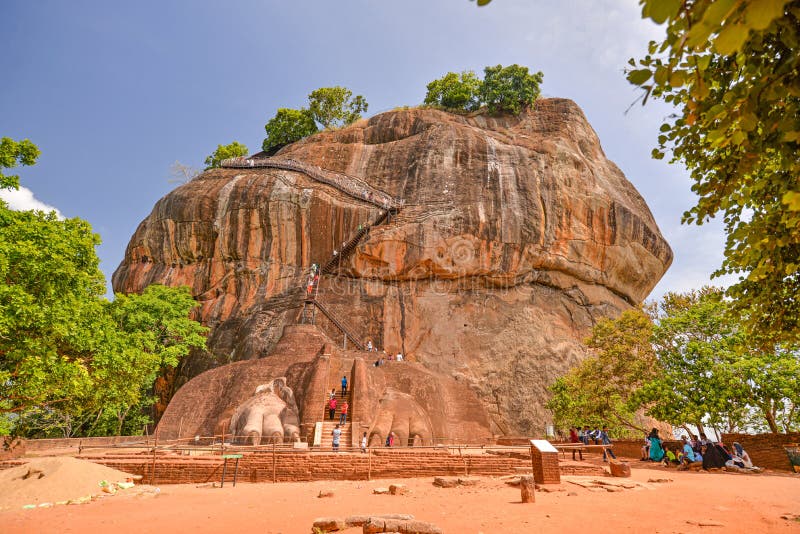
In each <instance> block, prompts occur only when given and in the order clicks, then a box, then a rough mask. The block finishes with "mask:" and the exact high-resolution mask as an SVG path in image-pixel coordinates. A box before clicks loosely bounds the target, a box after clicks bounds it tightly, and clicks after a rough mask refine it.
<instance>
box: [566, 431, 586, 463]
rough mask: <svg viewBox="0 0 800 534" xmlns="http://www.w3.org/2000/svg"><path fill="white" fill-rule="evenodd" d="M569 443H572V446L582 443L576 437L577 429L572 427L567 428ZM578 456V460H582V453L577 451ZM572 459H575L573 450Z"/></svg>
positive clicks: (573, 450)
mask: <svg viewBox="0 0 800 534" xmlns="http://www.w3.org/2000/svg"><path fill="white" fill-rule="evenodd" d="M569 442H570V443H572V444H573V445H577V444H578V443H582V442H581V438H580V437H579V436H578V429H577V428H575V427H574V426H572V427H570V428H569ZM578 454H580V458H581V460H583V451H581V450H580V449H578ZM572 459H573V460H574V459H575V449H572Z"/></svg>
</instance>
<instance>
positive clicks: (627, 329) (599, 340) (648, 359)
mask: <svg viewBox="0 0 800 534" xmlns="http://www.w3.org/2000/svg"><path fill="white" fill-rule="evenodd" d="M652 332H653V324H652V322H651V321H650V318H649V317H648V316H647V314H646V313H644V312H643V311H642V310H638V309H635V310H628V311H625V312H623V313H622V315H620V317H619V318H618V319H616V320H611V319H602V320H600V321H599V322H598V323H597V325H595V327H594V328H593V329H592V335H591V337H589V339H588V340H587V341H586V344H587V346H588V347H589V348H590V349H592V355H591V356H589V357H587V358H586V359H585V360H583V361H582V362H581V363H580V364H578V366H576V367H574V368H572V369H571V370H570V371H569V372H568V373H567V374H566V375H564V376H563V377H561V378H559V379H558V380H556V382H555V384H554V385H553V386H552V387H551V392H552V393H553V397H552V398H551V400H550V401H549V402H548V404H547V408H548V409H550V410H551V411H552V412H553V414H554V418H555V421H554V422H555V424H556V425H557V426H558V427H559V428H567V427H569V426H572V425H579V424H584V425H603V424H608V425H609V426H611V427H615V428H616V429H617V435H619V434H621V433H628V434H629V433H630V431H635V433H636V434H637V435H638V434H639V432H640V431H643V430H644V427H643V426H641V424H639V423H638V422H637V417H636V411H637V409H638V406H637V405H635V404H634V403H633V402H632V398H633V396H634V395H635V394H636V392H637V391H638V390H639V389H640V388H641V387H642V386H643V385H644V384H645V383H647V381H648V380H650V379H652V378H653V377H655V370H656V367H655V362H656V359H655V355H654V354H653V348H652V345H651V343H650V337H651V335H652ZM624 429H627V432H624ZM620 430H623V431H622V432H620Z"/></svg>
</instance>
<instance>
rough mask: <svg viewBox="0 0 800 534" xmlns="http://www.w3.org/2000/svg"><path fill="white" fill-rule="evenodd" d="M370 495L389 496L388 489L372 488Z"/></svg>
mask: <svg viewBox="0 0 800 534" xmlns="http://www.w3.org/2000/svg"><path fill="white" fill-rule="evenodd" d="M372 493H373V494H375V495H389V488H373V490H372Z"/></svg>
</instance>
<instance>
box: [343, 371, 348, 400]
mask: <svg viewBox="0 0 800 534" xmlns="http://www.w3.org/2000/svg"><path fill="white" fill-rule="evenodd" d="M346 395H347V377H346V376H343V377H342V397H345V396H346Z"/></svg>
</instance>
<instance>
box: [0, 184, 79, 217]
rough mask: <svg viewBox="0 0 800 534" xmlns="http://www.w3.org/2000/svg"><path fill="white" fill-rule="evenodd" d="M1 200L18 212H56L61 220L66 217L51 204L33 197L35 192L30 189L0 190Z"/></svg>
mask: <svg viewBox="0 0 800 534" xmlns="http://www.w3.org/2000/svg"><path fill="white" fill-rule="evenodd" d="M0 199H3V200H4V201H5V202H7V203H8V206H9V207H10V208H11V209H12V210H16V211H27V210H40V211H45V212H50V211H55V212H56V215H57V216H58V218H59V219H63V218H64V216H63V215H62V214H61V212H60V211H58V209H57V208H55V207H53V206H50V205H49V204H45V203H44V202H42V201H41V200H39V199H38V198H36V197H35V196H33V191H31V190H30V189H28V188H27V187H22V186H20V188H19V189H17V190H13V189H2V190H0Z"/></svg>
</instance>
